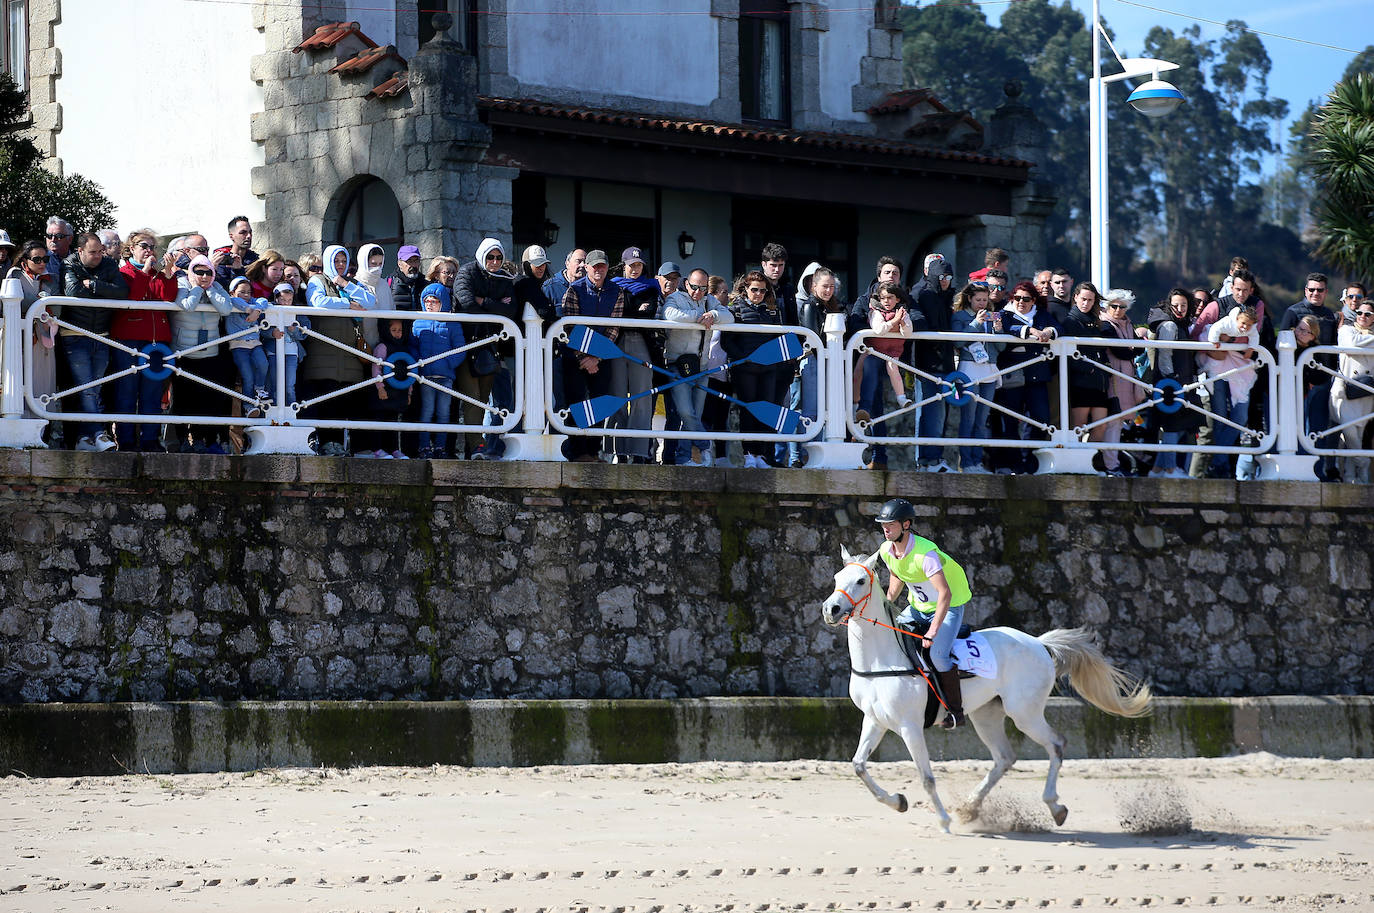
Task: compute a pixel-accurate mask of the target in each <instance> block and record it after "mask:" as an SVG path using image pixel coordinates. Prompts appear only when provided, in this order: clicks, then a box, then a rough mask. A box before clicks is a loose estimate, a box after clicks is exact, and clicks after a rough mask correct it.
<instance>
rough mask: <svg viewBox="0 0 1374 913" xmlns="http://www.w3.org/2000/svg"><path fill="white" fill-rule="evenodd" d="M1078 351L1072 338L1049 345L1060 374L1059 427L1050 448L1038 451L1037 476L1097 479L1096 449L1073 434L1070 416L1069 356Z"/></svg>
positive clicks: (1054, 340)
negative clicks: (1072, 474)
mask: <svg viewBox="0 0 1374 913" xmlns="http://www.w3.org/2000/svg"><path fill="white" fill-rule="evenodd" d="M1076 348H1077V343H1076V342H1074V340H1073V339H1072V338H1068V339H1065V338H1060V337H1055V338H1054V339H1052V340H1051V341H1050V351H1051V352H1053V353H1054V356H1055V357H1054V365H1055V370H1056V371H1058V372H1059V427H1057V428H1055V429H1054V434H1053V435H1051V436H1050V443H1049V446H1047V447H1041V448H1039V449H1037V450H1036V451H1035V456H1036V458H1037V459H1038V460H1039V461H1040V468H1039V469H1038V470H1036V472H1037V474H1040V475H1047V474H1051V473H1077V474H1078V475H1095V474H1096V473H1097V470H1096V469H1094V468H1093V454H1094V453H1096V452H1097V448H1096V447H1091V446H1088V445H1085V444H1084V443H1082V442H1081V441H1079V440H1078V435H1076V434H1074V431H1073V421H1072V420H1071V419H1070V417H1069V416H1070V413H1069V355H1070V354H1071V353H1072V352H1073V351H1074V350H1075V349H1076Z"/></svg>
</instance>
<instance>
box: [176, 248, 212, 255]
mask: <svg viewBox="0 0 1374 913" xmlns="http://www.w3.org/2000/svg"><path fill="white" fill-rule="evenodd" d="M182 250H193V251H195V252H196V253H198V254H208V253H209V252H210V248H208V247H183V248H182Z"/></svg>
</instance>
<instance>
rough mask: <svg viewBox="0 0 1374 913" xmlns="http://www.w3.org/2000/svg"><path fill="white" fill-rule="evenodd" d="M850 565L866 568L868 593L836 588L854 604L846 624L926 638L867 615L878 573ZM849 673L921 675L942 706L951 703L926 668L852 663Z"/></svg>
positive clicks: (876, 585) (858, 674)
mask: <svg viewBox="0 0 1374 913" xmlns="http://www.w3.org/2000/svg"><path fill="white" fill-rule="evenodd" d="M850 566H853V567H861V568H863V569H864V573H865V574H867V575H868V593H867V594H866V595H865V596H864V598H863V599H855V598H854V597H853V596H850V595H849V594H848V593H846V592H845V591H844V590H842V589H839V588H838V587H836V588H835V592H836V593H839V594H840V595H841V596H843V597H844V598H845V599H848V600H849V604H850V605H851V606H853V611H851V612H850V613H849V618H846V619H845V620H844V624H846V625H848V624H849V622H850V620H851V619H855V620H858V621H866V622H868V623H869V624H871V625H876V626H877V627H880V628H887V629H888V630H889V631H893V632H895V633H897V634H905V635H906V636H907V637H915V638H917V639H919V640H924V639H925V638H923V637H921V635H919V634H916V633H913V632H911V631H904V630H902V629H901V628H899V627H896V626H895V625H890V624H887V623H886V622H882V621H879V620H878V619H876V618H869V617H868V616H867V615H865V614H864V609H865V608H866V607H867V606H868V601H869V600H870V599H872V598H873V591H874V590H876V589H877V588H878V575H877V573H876V572H875V571H874V570H873V569H872V568H871V567H869V566H868V565H866V564H860V563H859V562H857V561H851V562H849V564H846V565H845V567H850ZM849 674H850V675H857V676H859V677H860V678H899V677H901V678H904V677H906V676H909V675H910V676H916V675H919V676H920V677H921V678H923V679H925V680H926V685H927V686H928V687H929V688H930V693H931V694H933V695H935V699H936V700H937V701H939V702H940V706H942V707H944V708H945V709H946V710H948V709H949V705H948V704H946V703H945V702H944V699H943V698H941V697H940V690H939V689H938V688H936V687H935V683H934V682H932V681H931V680H930V676H929V675H927V674H926V672H925V670H924V669H918V668H915V667H913V668H910V669H886V670H883V671H881V672H861V671H859V670H858V669H855V668H854V666H853V664H852V663H851V664H850V666H849Z"/></svg>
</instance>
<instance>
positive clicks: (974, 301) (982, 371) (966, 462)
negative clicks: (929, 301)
mask: <svg viewBox="0 0 1374 913" xmlns="http://www.w3.org/2000/svg"><path fill="white" fill-rule="evenodd" d="M990 304H991V297H990V296H989V294H988V289H987V286H985V285H983V284H980V283H970V284H968V285H965V286H964V287H963V288H962V289H960V290H959V294H958V295H956V296H955V298H954V313H953V314H952V315H951V317H950V328H951V329H952V330H953V331H954V332H956V333H968V334H970V335H971V336H972V338H970V339H969V341H968V342H960V343H957V344H956V345H955V353H956V355H957V356H958V359H959V373H960V374H963V375H964V376H965V377H967V378H968V380H969V384H968V388H967V390H968V392H969V393H972V394H974V395H975V396H976V397H977V398H976V399H974V401H973V402H971V403H969V404H968V405H966V406H960V407H958V408H959V437H961V438H963V439H964V440H987V439H988V437H989V436H990V434H991V432H990V431H989V429H988V412H989V410H990V409H991V408H992V397H993V394H994V393H996V392H997V356H998V355H999V354H1000V353H1001V351H1002V343H1000V342H994V341H993V340H992V339H990V338H987V337H991V336H996V335H998V334H999V333H1001V332H1002V315H1001V314H1000V313H999V312H998V311H996V310H994V309H993V308H992V307H991V306H990ZM980 337H982V338H980ZM959 471H960V472H968V473H975V474H978V475H990V474H991V472H992V470H990V469H988V468H987V467H986V466H984V464H983V448H982V447H977V446H962V447H960V448H959Z"/></svg>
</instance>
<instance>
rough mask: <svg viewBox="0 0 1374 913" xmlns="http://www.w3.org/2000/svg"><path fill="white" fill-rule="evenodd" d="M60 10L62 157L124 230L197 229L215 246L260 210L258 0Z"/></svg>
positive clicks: (164, 1)
mask: <svg viewBox="0 0 1374 913" xmlns="http://www.w3.org/2000/svg"><path fill="white" fill-rule="evenodd" d="M62 12H63V15H62V22H61V24H60V25H58V26H57V28H56V33H55V36H56V44H57V47H58V48H59V49H60V50H61V53H62V78H61V79H59V80H58V81H57V101H58V102H59V103H60V104H61V105H62V131H61V133H59V134H58V137H57V155H58V157H59V158H61V159H62V165H63V169H64V171H65V173H67V174H71V173H73V172H75V173H78V174H82V175H84V176H86V177H88V178H90V179H91V180H93V181H95V182H96V183H97V184H100V185H101V187H103V188H104V190H105V195H106V196H107V197H109V199H110V200H111V201H112V202H114V204H115V206H116V207H117V210H116V213H115V217H116V219H117V221H118V225H119V229H120V231H121V233H126V232H127V231H128V230H129V229H131V228H138V227H145V226H146V227H149V228H152V229H154V230H156V231H159V232H163V233H171V232H177V233H181V232H185V231H190V230H197V229H198V230H201V231H204V232H205V233H206V235H207V236H208V238H209V241H210V243H211V245H217V244H227V243H228V233H227V232H226V230H225V224H226V223H227V222H228V221H229V218H230V217H231V216H235V215H240V214H242V215H247V216H248V217H249V218H250V219H254V220H258V219H261V218H262V214H263V204H262V201H261V200H259V199H258V198H257V197H255V196H253V194H252V193H250V192H249V170H250V169H251V168H252V167H253V166H254V165H261V164H262V163H263V157H262V148H261V147H260V146H258V145H257V144H256V143H254V142H253V141H252V140H251V139H250V138H249V123H248V120H249V115H250V114H251V113H252V112H254V111H261V110H262V90H261V89H260V88H259V87H258V86H257V85H256V84H255V83H254V82H253V80H252V79H250V78H249V64H250V62H251V60H252V58H253V55H254V54H260V53H262V51H263V46H262V34H261V33H260V32H258V31H257V30H256V29H254V28H253V24H252V6H251V4H247V3H188V2H185V0H143V2H142V3H139V4H138V5H137V6H136V7H132V6H127V5H125V4H122V3H99V2H96V0H79V2H78V0H68V2H66V3H64V4H63V11H62ZM169 23H174V24H175V27H174V28H170V26H168V24H169ZM140 24H144V25H146V26H147V34H146V35H144V36H143V37H142V38H139V37H136V35H135V29H136V27H137V26H139V25H140ZM169 28H170V30H169ZM112 42H114V43H113V44H112ZM116 51H117V53H116ZM80 227H81V226H78V228H80Z"/></svg>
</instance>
